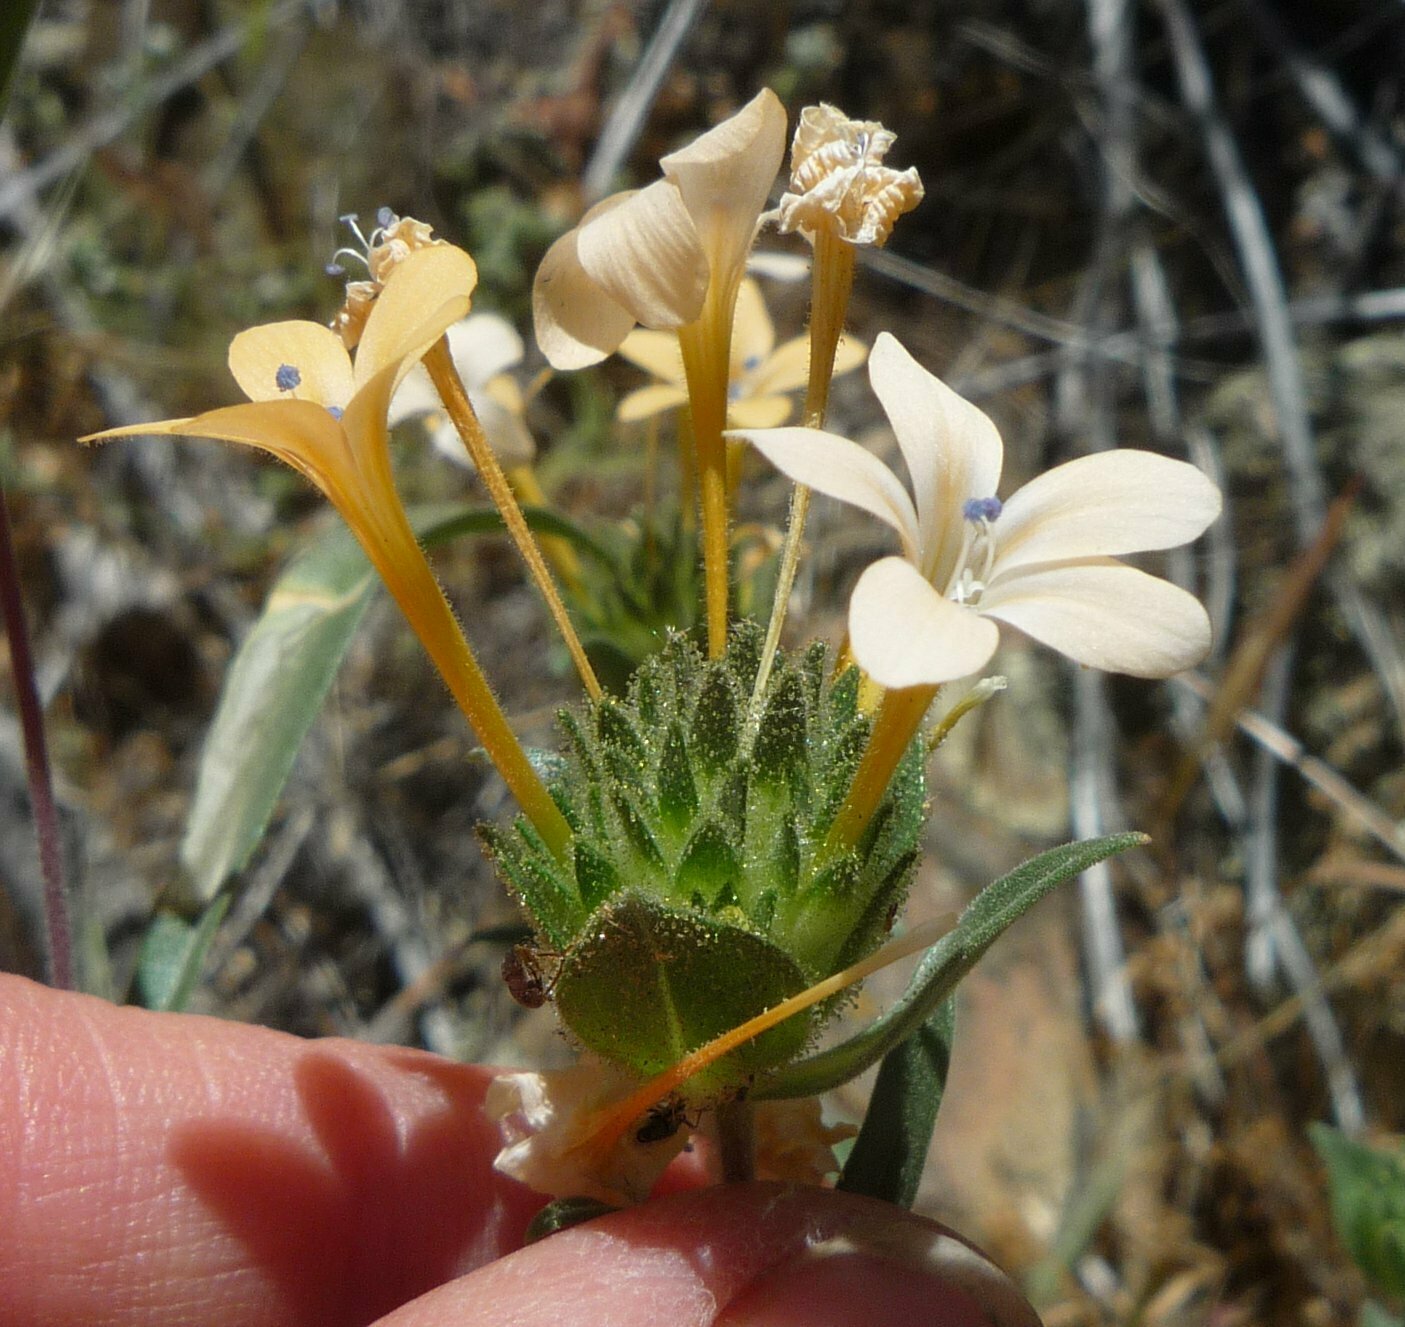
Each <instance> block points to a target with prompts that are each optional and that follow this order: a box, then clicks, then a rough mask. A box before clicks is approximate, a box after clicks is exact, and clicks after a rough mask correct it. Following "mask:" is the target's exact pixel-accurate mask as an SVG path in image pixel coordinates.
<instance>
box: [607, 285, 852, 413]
mask: <svg viewBox="0 0 1405 1327" xmlns="http://www.w3.org/2000/svg"><path fill="white" fill-rule="evenodd" d="M619 353H620V355H621V356H622V357H623V358H625V359H627V360H629V362H630V363H631V364H637V365H638V366H639V367H640V368H641V369H643V370H644V371H645V372H646V373H652V374H653V375H654V377H655V378H657V379H658V380H659V381H658V382H655V383H650V384H649V385H648V386H647V387H640V388H639V389H638V390H636V391H633V392H630V393H629V394H628V395H627V396H626V397H625V398H624V399H623V400H622V401H621V402H620V405H619V411H618V415H619V418H620V420H621V422H622V423H626V424H630V423H633V422H635V421H636V420H640V419H648V418H649V416H651V415H657V414H659V413H660V412H661V411H664V410H674V409H676V408H677V407H679V406H681V405H686V404H687V401H688V388H687V379H686V376H685V375H684V372H683V357H682V354H681V352H680V351H679V349H678V338H677V337H676V336H674V335H673V334H672V333H671V332H652V331H649V330H648V329H647V328H644V327H636V328H635V329H634V331H632V332H631V333H630V334H629V335H628V336H627V337H625V339H624V340H623V341H622V342H621V343H620V348H619ZM867 354H868V347H867V346H865V345H864V344H863V342H862V341H857V340H854V339H853V338H850V337H845V338H843V339H841V340H840V342H839V349H838V352H837V354H836V356H835V364H834V372H835V373H848V372H849V371H850V370H851V369H856V368H858V366H859V365H860V364H862V363H863V362H864V357H865V356H866V355H867ZM809 368H810V340H809V338H808V337H804V336H797V337H795V338H794V339H793V340H790V341H787V342H786V343H785V344H784V345H781V346H777V345H776V329H775V325H774V324H773V323H772V322H771V315H770V314H769V313H768V312H767V311H766V301H765V299H764V297H763V296H762V294H761V288H760V287H759V286H758V285H757V284H756V282H755V281H753V280H752V279H751V278H750V277H743V278H742V283H741V286H740V287H739V288H738V290H737V312H736V317H735V319H734V321H733V323H732V355H731V365H730V374H729V382H728V390H727V397H728V403H727V422H728V424H730V425H731V426H732V427H734V428H754V429H764V428H774V427H775V426H776V425H777V424H783V423H785V421H786V420H787V419H789V418H790V416H791V412H792V411H793V410H794V402H793V401H792V400H791V398H790V397H789V396H787V395H786V394H785V393H787V392H793V391H795V390H796V388H799V387H804V386H805V383H806V381H807V378H808V375H809Z"/></svg>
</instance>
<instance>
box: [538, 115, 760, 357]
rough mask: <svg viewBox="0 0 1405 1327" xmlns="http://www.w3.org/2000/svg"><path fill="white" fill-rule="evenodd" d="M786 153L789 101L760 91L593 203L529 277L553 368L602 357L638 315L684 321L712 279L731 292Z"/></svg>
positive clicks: (655, 321)
mask: <svg viewBox="0 0 1405 1327" xmlns="http://www.w3.org/2000/svg"><path fill="white" fill-rule="evenodd" d="M784 154H785V110H784V108H783V107H782V106H781V103H780V101H779V99H778V98H777V97H776V94H775V93H774V92H772V91H770V90H769V89H763V90H762V91H761V92H760V93H758V94H757V95H756V96H755V97H753V98H752V100H751V101H749V102H748V103H747V104H746V105H745V106H743V107H742V109H741V110H739V111H738V112H737V113H736V114H735V115H733V116H732V117H731V118H730V119H728V120H724V121H723V122H722V123H721V124H719V125H717V126H716V127H715V128H714V129H710V130H709V131H708V132H707V133H705V134H703V135H702V137H700V138H698V139H697V140H696V141H694V142H693V143H691V144H689V145H688V146H687V147H685V148H682V149H680V150H679V151H677V152H673V153H671V154H670V155H668V156H666V157H664V158H662V160H660V162H659V165H660V166H662V167H663V171H664V178H663V179H661V180H658V181H657V182H655V183H654V184H651V185H649V186H648V187H647V188H645V189H638V190H632V191H629V192H626V193H619V194H614V195H612V196H611V197H609V198H606V199H605V200H604V201H603V202H600V203H597V204H596V205H595V206H594V207H592V208H591V209H590V211H588V212H587V213H586V214H585V216H584V217H582V218H581V221H580V224H579V225H578V226H576V227H575V228H574V229H573V230H570V231H568V232H567V233H566V234H565V235H563V236H562V237H561V238H560V239H559V240H557V241H556V243H555V244H553V245H552V246H551V248H550V249H548V250H547V253H546V257H545V258H543V259H542V264H541V267H540V268H538V270H537V275H536V280H535V282H534V283H533V287H532V314H533V317H534V320H535V322H536V331H537V342H538V344H539V345H540V346H541V348H542V353H543V354H545V355H546V357H547V359H548V360H549V361H550V362H551V364H552V366H553V367H554V368H558V369H579V368H584V367H585V366H586V365H588V364H596V363H598V362H599V361H600V360H602V359H604V358H605V357H606V356H607V355H609V354H611V353H613V351H614V350H615V348H616V347H617V346H618V345H619V343H620V342H621V341H623V340H624V338H625V335H626V334H627V333H628V332H629V330H630V328H632V327H634V326H635V324H642V325H643V326H645V327H652V328H655V329H658V330H662V331H667V330H670V329H675V328H679V327H683V326H685V325H686V324H688V323H691V322H693V321H695V320H696V319H697V318H698V317H699V316H700V315H701V313H702V311H703V304H704V301H705V300H706V299H707V297H708V291H709V285H711V287H712V289H713V291H714V295H715V296H718V295H719V294H722V293H726V292H730V291H731V290H735V288H736V283H737V281H738V280H740V278H741V274H742V271H743V270H744V267H745V264H746V255H747V252H748V250H749V249H750V248H751V242H752V240H753V239H754V238H755V234H756V226H757V220H758V218H759V217H760V215H761V209H762V208H763V207H764V206H765V205H766V198H767V196H768V194H769V193H770V191H771V185H772V183H773V182H774V180H775V178H776V172H777V171H778V170H779V169H780V164H781V158H782V156H783V155H784ZM724 302H725V300H724ZM728 321H729V322H730V317H729V319H728Z"/></svg>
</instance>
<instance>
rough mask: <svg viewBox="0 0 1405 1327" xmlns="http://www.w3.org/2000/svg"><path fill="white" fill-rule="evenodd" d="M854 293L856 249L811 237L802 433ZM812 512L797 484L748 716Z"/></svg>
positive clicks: (816, 413)
mask: <svg viewBox="0 0 1405 1327" xmlns="http://www.w3.org/2000/svg"><path fill="white" fill-rule="evenodd" d="M853 287H854V246H853V245H852V244H849V243H846V242H845V241H844V240H841V239H840V238H839V235H838V233H837V232H836V231H835V230H834V229H833V228H831V227H825V228H824V229H822V230H819V231H816V232H815V252H814V261H813V264H812V266H811V269H810V379H809V382H808V383H807V384H806V387H805V427H806V428H812V429H817V428H823V427H824V417H825V412H826V411H827V410H828V409H829V384H830V383H831V382H832V381H833V380H834V353H835V351H836V350H837V349H838V346H839V338H840V336H841V335H842V334H843V331H844V318H845V316H846V315H847V313H848V311H849V293H850V291H851V290H853ZM809 512H810V489H809V487H808V486H807V485H805V484H796V486H795V488H794V490H793V491H792V492H791V495H790V518H789V523H788V525H787V527H786V532H785V544H784V546H783V547H782V549H781V565H780V571H779V573H778V574H777V576H776V596H775V598H774V599H773V600H772V601H771V620H770V622H769V623H768V624H767V627H766V640H765V643H764V644H763V645H762V647H761V667H760V668H759V669H758V670H757V673H756V686H755V688H754V690H753V691H752V695H751V710H752V714H753V715H755V716H757V718H758V719H759V716H760V713H761V698H762V697H763V696H764V695H765V694H766V683H767V682H768V681H769V680H770V677H771V666H772V664H773V663H774V662H775V658H776V650H777V649H778V648H779V647H780V643H781V629H782V628H783V627H784V626H785V615H786V610H787V609H788V608H789V607H790V595H791V591H792V590H793V589H794V588H795V572H796V569H797V568H798V567H799V565H800V544H801V541H802V539H803V538H804V535H805V521H806V518H807V517H808V515H809Z"/></svg>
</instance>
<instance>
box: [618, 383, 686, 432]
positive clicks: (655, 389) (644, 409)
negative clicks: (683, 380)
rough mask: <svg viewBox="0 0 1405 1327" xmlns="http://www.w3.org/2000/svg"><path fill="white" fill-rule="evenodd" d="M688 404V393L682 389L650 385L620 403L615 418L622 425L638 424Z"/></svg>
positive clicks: (634, 392) (655, 384) (629, 395)
mask: <svg viewBox="0 0 1405 1327" xmlns="http://www.w3.org/2000/svg"><path fill="white" fill-rule="evenodd" d="M687 404H688V393H687V392H686V391H685V390H684V389H683V388H682V387H672V386H670V385H669V384H668V383H663V382H656V383H650V384H649V386H648V387H640V388H639V389H638V390H637V391H633V392H630V393H629V394H628V395H627V396H625V397H624V398H623V399H622V400H621V401H620V403H619V406H618V407H617V408H616V410H615V418H616V419H618V420H619V421H620V423H621V424H637V423H638V422H639V421H640V420H641V419H650V418H652V417H653V416H654V415H661V414H662V413H663V412H664V411H665V410H677V409H678V407H679V406H681V405H687Z"/></svg>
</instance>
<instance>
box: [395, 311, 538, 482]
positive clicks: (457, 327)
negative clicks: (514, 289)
mask: <svg viewBox="0 0 1405 1327" xmlns="http://www.w3.org/2000/svg"><path fill="white" fill-rule="evenodd" d="M445 335H446V336H448V338H449V353H450V354H451V355H452V356H453V358H454V368H455V369H456V370H457V371H458V375H459V377H460V378H461V379H462V380H463V385H464V387H465V388H466V389H467V391H468V399H469V401H470V402H471V403H472V405H473V412H474V414H476V415H477V416H478V422H479V423H480V424H482V426H483V432H484V433H485V434H487V437H488V442H489V443H490V444H491V445H492V448H493V451H494V452H495V453H497V457H498V459H499V460H500V461H501V462H502V464H503V466H504V467H506V468H508V469H511V468H512V467H514V466H519V465H526V464H528V463H530V462H531V460H532V459H533V458H534V457H535V456H536V454H537V448H536V443H535V441H534V440H533V438H532V435H531V433H530V432H529V431H528V429H527V421H526V418H525V415H526V403H525V402H524V401H523V399H522V389H521V388H520V387H518V385H517V383H516V381H515V380H514V379H513V378H512V377H511V376H510V375H509V374H508V373H507V372H506V370H507V369H510V368H512V367H513V366H514V365H517V364H520V363H521V362H522V356H523V354H524V351H525V347H524V346H523V344H522V338H521V337H520V336H519V335H518V333H517V329H516V328H515V327H513V325H512V324H511V323H510V322H508V321H507V319H506V318H502V317H499V316H498V315H497V314H496V313H475V314H471V315H470V316H469V317H467V318H464V319H462V320H461V321H459V322H456V323H455V324H454V325H453V326H452V327H451V328H449V330H448V332H447V333H445ZM407 419H423V420H424V421H425V427H426V428H427V429H428V430H429V436H430V440H431V441H432V442H433V444H434V447H435V449H436V450H437V451H438V452H439V453H440V454H441V455H442V456H444V457H446V458H447V459H448V460H450V461H453V462H454V463H455V464H456V465H462V466H466V467H467V468H469V469H472V468H473V462H472V461H471V460H470V459H469V455H468V451H467V449H466V448H465V447H464V444H463V439H462V438H460V437H459V434H458V430H457V429H456V428H455V427H454V425H453V422H452V421H451V420H450V419H449V416H448V415H447V414H446V413H445V411H444V405H443V402H441V401H440V399H439V393H438V392H436V391H435V390H434V384H433V383H432V382H430V380H429V374H428V373H427V372H425V369H424V367H423V366H422V365H419V364H417V365H415V367H414V368H413V369H411V370H410V373H409V374H408V376H407V377H406V378H405V381H404V382H402V383H401V384H400V386H399V388H397V390H396V392H395V395H394V396H393V397H392V398H391V402H390V424H391V426H392V427H393V426H394V425H396V424H400V423H403V422H404V421H405V420H407Z"/></svg>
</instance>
